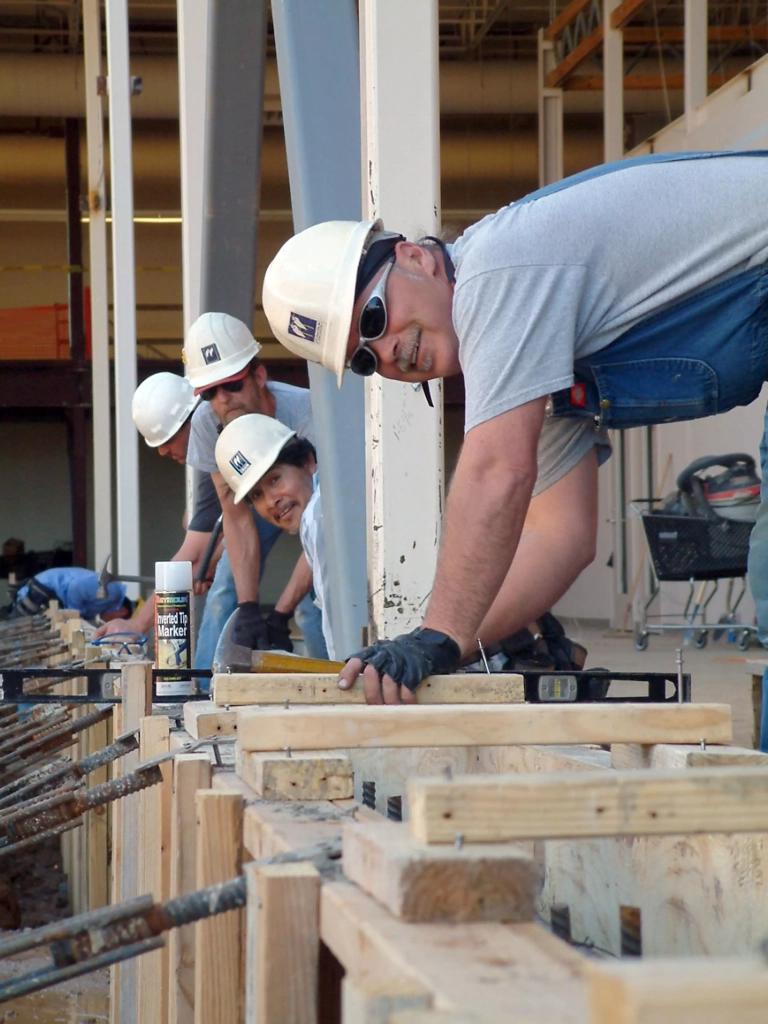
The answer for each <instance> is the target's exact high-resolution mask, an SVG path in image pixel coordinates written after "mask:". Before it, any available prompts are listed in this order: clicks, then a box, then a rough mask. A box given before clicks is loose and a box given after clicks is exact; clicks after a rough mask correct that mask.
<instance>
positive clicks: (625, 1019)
mask: <svg viewBox="0 0 768 1024" xmlns="http://www.w3.org/2000/svg"><path fill="white" fill-rule="evenodd" d="M588 979H589V995H590V1002H591V1007H592V1018H591V1019H592V1022H593V1024H681V1022H684V1021H691V1022H694V1021H695V1024H734V1022H735V1021H738V1024H765V1020H766V1012H767V1011H768V967H767V966H766V964H765V962H764V961H760V960H758V959H757V958H756V957H755V958H752V957H750V958H746V957H745V958H743V959H740V958H736V957H723V958H710V957H707V958H706V959H705V958H701V957H699V958H696V959H690V960H687V959H670V960H641V961H636V962H632V963H627V962H625V963H608V962H606V961H602V962H600V963H594V964H593V965H592V966H591V967H590V970H589V972H588Z"/></svg>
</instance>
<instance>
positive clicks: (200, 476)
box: [187, 469, 221, 533]
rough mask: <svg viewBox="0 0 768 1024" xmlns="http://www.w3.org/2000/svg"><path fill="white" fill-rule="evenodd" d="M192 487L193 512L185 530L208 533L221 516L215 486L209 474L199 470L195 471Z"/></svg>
mask: <svg viewBox="0 0 768 1024" xmlns="http://www.w3.org/2000/svg"><path fill="white" fill-rule="evenodd" d="M193 487H194V502H195V505H194V509H195V510H194V513H193V515H192V518H191V519H190V521H189V525H188V527H187V529H188V530H198V531H199V532H200V533H210V532H211V530H212V529H213V528H214V526H215V525H216V520H217V519H218V518H219V516H220V515H221V502H220V501H219V495H218V494H217V493H216V485H215V484H214V482H213V480H211V474H210V473H201V472H200V470H199V469H196V470H195V475H194V478H193Z"/></svg>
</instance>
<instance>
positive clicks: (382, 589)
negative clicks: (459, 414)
mask: <svg viewBox="0 0 768 1024" xmlns="http://www.w3.org/2000/svg"><path fill="white" fill-rule="evenodd" d="M437 43H438V21H437V0H421V2H419V3H413V0H363V2H362V3H361V4H360V65H361V74H360V77H361V97H362V125H363V144H362V150H363V152H362V157H363V197H364V198H363V215H364V216H365V217H368V218H375V217H381V218H383V220H384V224H385V226H386V227H387V228H389V229H392V230H397V231H401V232H403V234H407V235H408V236H409V237H410V238H412V239H415V238H418V237H419V236H420V235H423V234H434V233H435V232H436V231H437V230H438V228H439V223H440V212H439V210H440V158H439V105H438V52H437ZM431 389H432V395H433V398H434V402H435V408H434V409H430V408H429V406H428V405H427V403H426V401H425V399H424V395H423V393H422V391H421V389H419V390H418V391H417V390H414V388H413V387H412V386H411V385H410V384H402V383H397V382H394V381H388V380H384V379H382V378H381V377H379V376H373V377H369V378H367V382H366V413H367V415H366V433H367V438H366V440H367V462H368V467H367V468H368V474H367V476H368V584H369V591H370V621H371V632H372V639H375V638H377V637H384V636H394V635H396V634H398V633H403V632H406V631H408V630H411V629H414V628H415V627H416V626H418V625H419V624H420V623H421V621H422V619H423V617H424V613H425V611H426V607H427V601H428V598H429V594H430V592H431V590H432V583H433V580H434V575H435V568H436V565H437V555H438V548H439V544H440V534H441V525H442V524H441V520H442V507H443V416H442V406H443V395H442V384H439V383H438V382H437V381H435V382H434V383H433V384H431Z"/></svg>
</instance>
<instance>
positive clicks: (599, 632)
mask: <svg viewBox="0 0 768 1024" xmlns="http://www.w3.org/2000/svg"><path fill="white" fill-rule="evenodd" d="M563 625H564V626H565V629H566V632H567V634H568V636H569V637H570V638H571V639H572V640H575V641H578V642H579V643H580V644H583V645H584V647H586V648H587V650H588V651H589V655H588V657H587V662H586V667H587V668H590V667H593V668H596V667H601V668H608V669H611V670H613V671H615V672H622V671H623V672H627V671H633V670H636V671H640V670H645V671H647V672H675V671H676V654H675V651H676V649H677V648H678V647H680V646H681V645H682V643H683V632H682V630H681V631H680V632H677V631H674V632H671V631H670V632H665V633H662V634H659V635H652V636H651V637H650V640H649V644H648V648H647V650H645V651H638V650H636V649H635V646H634V643H633V639H632V635H631V634H623V635H622V634H619V633H617V632H616V631H613V630H610V629H608V628H607V627H606V626H597V625H593V624H590V625H587V624H583V623H580V622H578V621H576V620H569V621H564V622H563ZM683 659H684V661H683V671H685V672H689V673H690V674H691V691H692V698H693V700H694V701H697V702H700V703H707V704H709V703H724V704H730V705H731V707H732V709H733V742H734V744H736V745H737V746H742V747H751V746H753V740H752V733H753V723H752V677H751V675H750V673H749V672H748V671H747V664H746V663H747V662H748V661H755V660H760V659H765V660H768V651H765V650H763V649H762V648H761V647H760V646H759V645H755V646H752V647H750V648H749V649H748V650H747V651H740V650H739V648H738V647H737V646H736V644H735V643H733V644H729V643H728V642H727V639H726V637H723V639H722V640H720V641H719V642H714V641H713V640H712V638H711V636H710V639H709V643H708V645H707V647H706V648H704V650H696V648H695V647H694V646H693V644H691V645H690V646H688V647H683ZM631 686H632V684H630V683H614V685H613V688H612V690H611V692H612V693H627V694H629V693H632V692H639V691H637V690H636V689H635V690H632V689H630V687H631Z"/></svg>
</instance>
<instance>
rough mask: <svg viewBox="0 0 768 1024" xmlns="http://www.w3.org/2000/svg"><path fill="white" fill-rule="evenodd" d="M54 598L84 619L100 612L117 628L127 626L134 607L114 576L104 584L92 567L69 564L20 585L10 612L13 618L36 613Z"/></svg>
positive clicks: (45, 572) (102, 616)
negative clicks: (101, 583) (84, 567)
mask: <svg viewBox="0 0 768 1024" xmlns="http://www.w3.org/2000/svg"><path fill="white" fill-rule="evenodd" d="M51 601H58V602H59V607H61V608H71V609H73V610H74V611H77V612H79V613H80V615H82V617H83V618H84V619H95V618H96V617H97V616H98V617H101V619H103V620H104V622H111V621H114V622H115V626H116V629H117V630H124V629H125V628H126V619H128V618H129V616H130V615H131V612H132V611H133V604H132V603H131V602H130V601H129V600H128V598H127V597H126V596H125V587H124V586H123V584H122V583H118V582H117V581H116V580H112V581H111V582H110V583H108V584H107V585H106V587H104V588H102V587H101V586H100V584H99V574H98V573H97V572H94V571H93V569H82V568H80V567H78V566H74V565H67V566H61V567H59V568H55V569H45V570H43V572H39V573H37V574H36V575H35V576H33V577H32V579H30V580H29V581H28V582H27V583H25V584H24V585H23V586H22V587H20V588H19V590H18V592H17V594H16V598H15V600H14V602H13V604H12V605H11V607H10V608H9V609H8V612H7V614H8V616H9V617H10V618H17V617H20V616H22V615H37V614H39V613H40V612H42V611H45V609H46V608H47V607H48V605H49V604H50V603H51Z"/></svg>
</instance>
